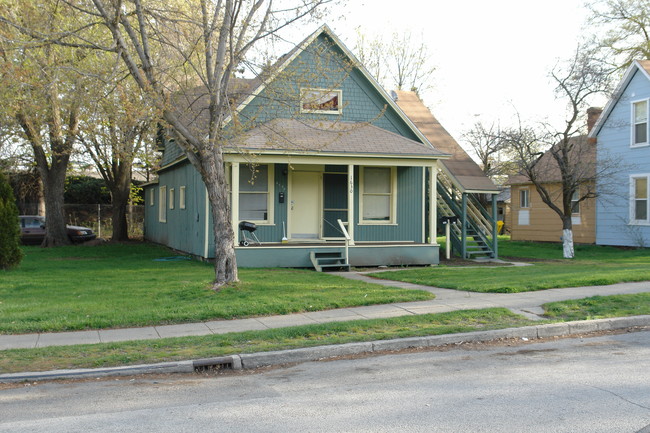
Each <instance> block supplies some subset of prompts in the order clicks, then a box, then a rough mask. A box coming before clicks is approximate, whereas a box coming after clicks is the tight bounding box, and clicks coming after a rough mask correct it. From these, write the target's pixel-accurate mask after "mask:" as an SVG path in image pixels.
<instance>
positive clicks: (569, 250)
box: [562, 216, 574, 259]
mask: <svg viewBox="0 0 650 433" xmlns="http://www.w3.org/2000/svg"><path fill="white" fill-rule="evenodd" d="M562 253H563V257H564V258H565V259H572V258H573V257H574V251H573V222H572V221H571V216H568V217H567V216H564V217H563V218H562Z"/></svg>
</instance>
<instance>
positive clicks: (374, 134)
mask: <svg viewBox="0 0 650 433" xmlns="http://www.w3.org/2000/svg"><path fill="white" fill-rule="evenodd" d="M234 147H239V148H241V149H247V150H255V151H256V152H261V153H263V152H264V151H265V150H267V151H274V152H275V151H283V152H287V153H350V154H367V155H395V156H416V157H436V158H437V157H440V156H444V154H443V153H442V152H439V151H438V150H436V149H433V148H431V147H430V146H428V145H424V144H422V143H418V142H416V141H413V140H410V139H408V138H405V137H402V136H401V135H398V134H395V133H393V132H390V131H387V130H385V129H382V128H379V127H377V126H374V125H371V124H370V123H350V122H336V121H321V120H316V121H307V120H298V119H274V120H271V121H269V122H267V123H265V124H262V125H260V126H258V127H256V128H253V129H252V130H250V131H248V132H247V133H246V134H244V135H243V138H242V139H240V141H238V142H237V144H236V145H233V146H232V148H234Z"/></svg>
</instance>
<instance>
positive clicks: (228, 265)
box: [201, 148, 239, 290]
mask: <svg viewBox="0 0 650 433" xmlns="http://www.w3.org/2000/svg"><path fill="white" fill-rule="evenodd" d="M201 162H202V178H203V182H204V183H205V186H206V188H207V191H208V198H209V200H210V211H211V212H212V221H213V227H214V228H213V231H214V246H215V248H214V249H215V257H214V273H215V281H214V283H213V286H212V288H213V290H219V289H221V287H223V286H224V285H226V284H229V283H233V282H237V281H239V277H238V273H237V258H236V256H235V236H234V232H233V227H232V222H231V218H230V214H231V210H230V205H229V201H228V190H227V186H226V185H227V183H226V174H225V170H224V164H223V155H222V153H221V149H218V148H217V149H215V150H212V151H209V150H208V151H204V152H202V154H201Z"/></svg>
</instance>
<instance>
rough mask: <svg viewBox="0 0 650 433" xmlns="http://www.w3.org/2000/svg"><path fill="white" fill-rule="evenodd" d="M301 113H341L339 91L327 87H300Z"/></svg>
mask: <svg viewBox="0 0 650 433" xmlns="http://www.w3.org/2000/svg"><path fill="white" fill-rule="evenodd" d="M300 111H301V112H302V113H318V114H341V111H342V106H341V91H340V90H329V89H300Z"/></svg>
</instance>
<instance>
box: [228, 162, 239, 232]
mask: <svg viewBox="0 0 650 433" xmlns="http://www.w3.org/2000/svg"><path fill="white" fill-rule="evenodd" d="M230 174H231V176H232V177H231V179H230V190H231V191H232V192H231V193H232V196H231V197H230V212H231V216H230V217H231V222H232V230H233V231H234V232H235V233H234V235H235V245H239V163H238V162H233V163H232V166H231V169H230Z"/></svg>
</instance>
